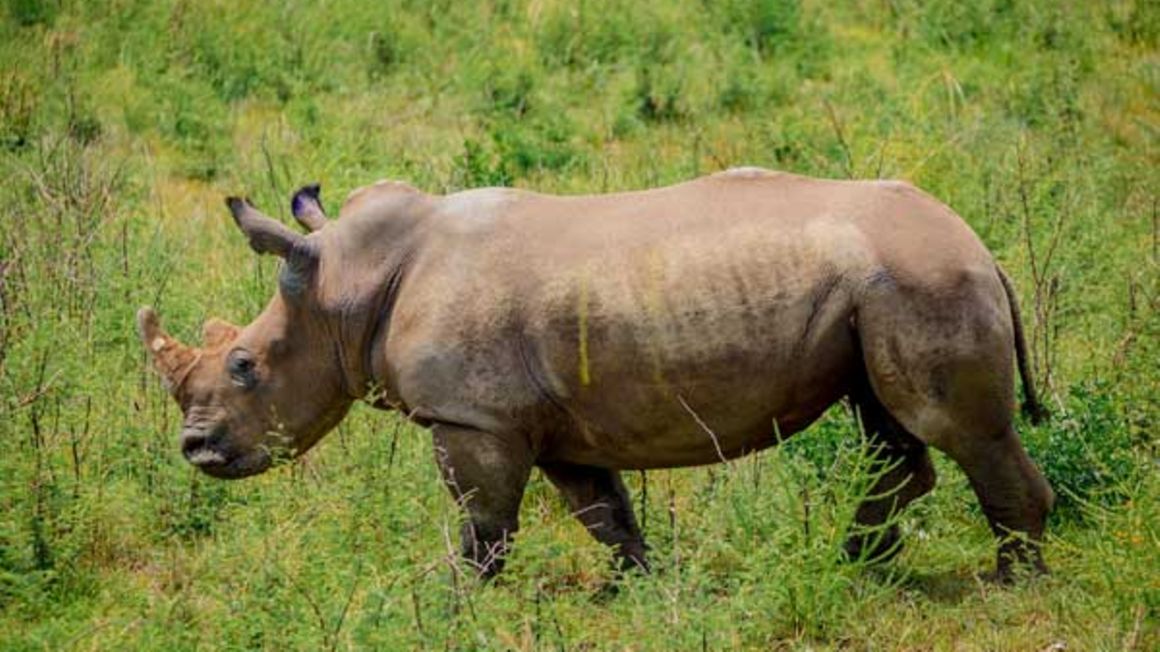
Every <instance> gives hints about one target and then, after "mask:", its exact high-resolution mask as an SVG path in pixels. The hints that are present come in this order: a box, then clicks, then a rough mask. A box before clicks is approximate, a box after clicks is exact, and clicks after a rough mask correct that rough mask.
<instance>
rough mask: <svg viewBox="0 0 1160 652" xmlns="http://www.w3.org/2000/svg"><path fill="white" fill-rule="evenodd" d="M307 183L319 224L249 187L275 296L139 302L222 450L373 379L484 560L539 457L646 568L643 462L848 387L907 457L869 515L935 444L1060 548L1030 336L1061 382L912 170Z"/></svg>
mask: <svg viewBox="0 0 1160 652" xmlns="http://www.w3.org/2000/svg"><path fill="white" fill-rule="evenodd" d="M292 204H293V205H292V210H293V213H294V215H295V217H297V218H298V220H299V221H300V222H301V223H302V224H303V225H304V226H306V227H307V228H308V229H310V230H311V233H310V234H309V235H306V236H303V235H299V234H298V233H296V232H294V231H292V230H290V229H288V228H287V227H285V226H283V225H281V224H280V223H278V222H276V221H275V220H272V219H271V218H268V217H266V216H264V215H262V214H261V213H259V212H258V211H257V210H256V209H255V208H254V207H253V206H251V205H250V204H249V203H248V202H246V201H244V200H238V199H231V200H230V201H229V205H230V208H231V211H232V213H233V215H234V217H235V220H236V221H237V223H238V225H239V227H240V228H241V229H242V231H243V232H245V234H246V235H247V236H248V238H249V240H250V244H251V246H252V247H253V248H254V249H255V250H256V251H258V252H261V253H273V254H276V255H279V256H281V257H283V258H284V259H285V261H286V262H285V265H284V266H283V271H282V273H281V277H280V281H279V291H278V293H277V294H276V296H275V297H274V299H273V300H272V301H271V303H270V305H269V306H268V307H267V308H266V310H265V311H264V312H263V313H262V314H261V315H260V316H259V317H258V318H257V319H256V320H255V321H254V322H253V323H252V324H250V325H249V326H246V327H244V328H237V327H234V326H231V325H229V324H225V323H224V322H220V321H217V320H213V321H211V322H210V323H208V324H207V325H206V337H205V343H204V345H203V347H202V348H197V349H195V348H189V347H185V346H184V345H181V344H179V343H177V342H176V341H174V340H173V339H172V338H170V337H169V336H168V335H165V333H164V331H162V330H161V328H160V326H159V324H158V322H157V318H156V316H155V315H154V314H153V313H152V311H150V310H149V309H143V310H142V311H141V312H140V313H139V326H140V331H141V334H142V337H143V339H144V341H145V343H146V345H147V347H148V348H149V349H150V351H151V352H152V353H153V358H154V361H155V364H156V366H157V368H158V370H159V371H160V372H161V374H162V376H163V378H164V380H165V382H166V385H167V387H168V388H169V389H170V391H171V392H172V393H173V395H174V396H175V398H176V399H177V400H178V402H179V403H180V404H181V407H182V410H183V413H184V415H185V422H184V429H183V432H182V448H183V451H184V453H185V456H186V457H187V459H188V460H189V461H190V462H191V463H193V464H195V465H197V466H199V467H200V468H201V469H202V470H203V471H205V472H206V473H209V474H211V475H214V476H217V477H223V478H238V477H244V476H247V475H252V474H255V473H260V472H262V471H264V470H265V469H266V468H268V467H269V466H270V465H271V463H272V460H273V459H275V458H276V457H278V455H279V454H285V455H287V456H289V455H296V454H301V453H302V452H304V451H306V450H307V449H309V448H310V447H311V446H312V445H314V443H315V442H317V441H318V439H319V438H320V437H322V435H323V434H325V433H326V432H327V431H328V430H330V429H331V428H332V427H333V426H334V425H335V424H336V423H338V421H340V420H341V419H342V417H343V415H344V414H345V413H346V411H347V409H348V408H349V406H350V405H351V404H352V403H353V402H354V401H356V400H359V399H361V398H363V397H366V396H367V395H368V393H373V396H374V397H375V398H374V399H372V400H373V402H374V403H375V405H377V406H379V407H383V408H394V409H398V410H401V411H402V412H403V413H405V414H407V415H408V416H409V417H410V418H411V419H413V420H414V421H416V422H418V423H420V424H422V425H424V426H428V427H429V428H430V429H431V432H432V434H433V436H434V438H435V444H436V451H437V461H438V464H439V467H440V468H441V470H442V474H443V478H444V480H445V481H446V483H447V485H448V487H449V488H450V490H451V492H452V494H453V495H454V496H455V497H456V498H457V499H458V500H460V501H461V502H462V503H463V504H464V506H465V509H466V512H467V519H466V524H465V527H464V532H463V546H464V553H465V554H466V555H467V557H468V558H469V559H471V560H472V561H474V562H475V563H476V564H477V565H478V566H479V568H480V570H481V572H483V573H484V574H492V573H495V572H497V571H498V570H499V569H500V568H501V566H502V562H503V555H504V552H505V551H506V549H507V545H508V541H509V538H510V536H511V535H512V533H514V532H515V531H516V528H517V513H518V509H519V504H520V499H521V496H522V495H523V491H524V485H525V483H526V482H527V479H528V475H529V473H530V472H531V470H532V467H535V466H538V467H539V468H540V469H541V470H542V471H543V472H544V474H545V475H546V476H547V477H548V478H549V479H550V480H551V481H552V482H553V483H554V484H555V485H556V486H557V487H558V488H559V490H560V492H561V493H562V494H563V495H564V497H565V498H566V499H567V501H568V502H569V504H570V506H571V507H572V509H573V510H574V511H575V512H576V514H577V516H578V517H579V519H580V520H581V521H582V522H583V523H584V525H585V526H587V527H588V528H589V529H590V531H591V532H592V534H593V535H594V536H595V537H596V538H597V539H598V540H600V541H601V542H603V543H605V544H607V545H610V546H612V547H613V548H614V549H615V550H616V552H617V553H618V554H619V555H620V556H621V559H622V562H623V564H624V565H625V566H626V567H631V566H632V565H634V564H635V565H640V566H642V567H646V568H647V566H646V561H645V544H644V541H643V539H642V538H641V533H640V530H639V528H638V527H637V524H636V520H635V517H634V516H633V513H632V508H631V506H630V502H629V498H628V495H627V493H626V491H625V487H624V484H623V483H622V482H621V479H620V476H619V473H618V472H619V471H621V470H624V469H652V468H668V467H679V466H690V465H698V464H711V463H715V462H719V461H721V460H722V459H723V458H733V457H736V456H739V455H743V454H746V453H749V452H752V451H757V450H761V449H763V448H765V447H767V446H770V445H772V444H774V443H776V442H777V441H778V440H779V438H785V437H787V436H789V435H792V434H793V433H795V432H798V431H800V430H802V429H803V428H805V427H806V426H808V425H809V424H810V423H811V422H813V421H814V420H815V419H817V418H818V416H819V415H821V414H822V413H823V411H825V410H826V408H827V407H829V406H831V405H833V404H834V403H835V402H836V401H839V400H841V399H843V398H848V399H849V400H850V402H851V403H852V404H853V405H854V406H855V408H856V409H857V411H858V413H859V414H860V417H861V419H862V421H863V424H864V426H865V430H866V431H867V434H868V436H869V437H871V438H872V439H873V441H874V442H875V443H876V444H877V446H876V449H875V450H876V455H877V461H878V463H879V464H880V465H882V468H887V467H892V470H890V471H889V472H887V473H885V475H883V476H882V477H881V479H880V480H879V481H878V484H877V486H876V487H874V489H873V491H872V492H871V498H869V499H867V500H866V502H865V503H864V504H862V505H861V506H860V507H859V509H858V511H857V520H858V522H859V523H861V524H862V525H864V526H867V528H873V526H875V525H879V524H881V523H883V522H884V521H885V520H886V519H887V518H888V517H889V516H890V515H891V513H892V512H895V511H897V510H900V509H902V508H903V507H904V506H906V504H908V503H909V502H911V501H913V500H914V499H916V498H918V497H919V496H922V495H923V494H925V493H927V492H928V491H930V490H931V488H932V487H933V486H934V483H935V475H934V469H933V468H932V467H931V461H930V457H929V454H928V451H927V447H928V446H934V447H935V448H937V449H939V450H942V451H944V452H945V453H946V454H947V455H949V456H950V457H951V458H952V459H954V460H955V461H956V462H957V463H958V464H959V465H960V466H961V467H962V469H963V470H964V471H965V472H966V474H967V476H968V477H969V478H970V482H971V486H972V487H973V488H974V490H975V492H976V494H977V496H978V498H979V500H980V502H981V503H982V507H983V511H984V513H985V514H986V516H987V519H988V521H989V522H990V524H991V527H992V529H993V530H994V532H995V533H996V535H998V536H999V537H1000V538H1001V539H1002V543H1001V545H1000V549H999V560H998V569H999V576H1000V577H1007V576H1008V575H1009V574H1010V572H1011V569H1012V566H1013V564H1014V563H1015V562H1025V563H1027V564H1029V565H1030V566H1031V567H1032V568H1038V569H1043V562H1042V560H1041V557H1040V554H1039V546H1038V542H1039V541H1040V538H1041V536H1042V534H1043V527H1044V519H1045V516H1046V514H1047V512H1048V510H1049V509H1050V507H1051V504H1052V501H1053V498H1054V497H1053V494H1052V491H1051V489H1050V487H1049V486H1048V484H1047V483H1046V481H1045V480H1044V478H1043V476H1042V475H1040V473H1039V471H1038V470H1037V469H1036V467H1035V465H1034V464H1033V463H1032V461H1031V460H1030V459H1029V458H1028V456H1027V454H1026V453H1025V452H1024V449H1023V447H1022V446H1021V444H1020V442H1019V439H1018V436H1017V435H1016V433H1015V430H1014V429H1013V427H1012V418H1013V411H1014V385H1015V378H1014V372H1013V365H1012V359H1013V357H1015V354H1016V353H1018V354H1019V355H1018V356H1017V357H1018V362H1019V364H1020V370H1021V371H1022V372H1024V373H1023V375H1024V378H1023V383H1024V389H1025V394H1026V401H1025V406H1026V407H1028V408H1029V409H1030V410H1031V411H1032V412H1033V413H1036V412H1037V410H1038V404H1037V403H1036V400H1035V396H1034V389H1033V387H1032V386H1031V385H1030V378H1028V377H1027V376H1026V373H1025V371H1026V370H1025V367H1024V357H1025V356H1024V355H1023V338H1022V333H1021V328H1020V325H1019V318H1018V308H1017V306H1016V305H1015V303H1014V296H1013V294H1012V291H1011V288H1010V283H1009V282H1008V281H1007V280H1006V279H1005V277H1004V276H1003V274H1002V272H1001V271H1000V270H999V269H998V268H997V267H996V264H995V262H994V260H993V259H992V257H991V255H990V254H989V253H988V252H987V250H986V249H985V248H984V247H983V245H982V243H981V242H980V241H979V239H978V238H977V237H976V236H975V234H974V233H973V232H972V231H971V230H970V228H968V227H967V225H966V224H964V222H963V221H962V220H961V219H960V218H959V217H958V216H956V215H955V214H954V213H952V212H951V211H950V210H949V209H947V208H946V207H945V206H943V205H942V204H940V203H939V202H937V201H935V200H934V199H932V198H930V197H929V196H927V195H925V194H923V193H922V192H920V191H918V190H916V189H914V188H913V187H911V186H909V185H907V184H905V183H899V182H878V181H823V180H816V179H809V178H805V177H800V176H794V175H790V174H780V173H774V172H768V171H764V170H756V169H751V168H747V169H739V170H731V171H728V172H724V173H720V174H715V175H713V176H709V177H705V178H701V179H696V180H694V181H690V182H687V183H683V184H679V185H676V186H671V187H667V188H661V189H657V190H648V191H643V192H628V193H620V194H613V195H594V196H575V197H556V196H549V195H542V194H537V193H533V192H527V191H522V190H512V189H496V188H488V189H481V190H471V191H466V192H461V193H457V194H453V195H448V196H434V195H428V194H425V193H422V192H420V191H418V190H416V189H414V188H412V187H410V186H408V185H405V184H401V183H393V182H381V183H378V184H375V185H374V186H371V187H368V188H364V189H361V190H359V191H356V192H355V193H354V194H353V195H352V196H351V197H350V198H349V199H348V200H347V201H346V203H345V205H344V206H343V207H342V210H341V214H340V218H339V219H337V220H335V221H330V220H327V218H326V216H325V215H324V214H323V211H322V207H321V205H320V203H319V201H318V188H317V186H313V187H307V188H304V189H303V190H301V191H299V193H298V194H297V195H295V197H294V200H293V202H292ZM1011 535H1014V536H1011ZM897 537H898V533H897V531H896V530H888V531H887V532H886V533H885V534H884V535H882V536H870V535H866V534H862V535H857V534H856V535H855V536H853V537H852V538H851V539H850V541H849V542H848V544H847V550H848V552H850V554H852V555H855V556H859V555H861V556H866V557H870V558H879V557H886V556H889V555H890V554H892V553H893V552H894V551H896V550H897V548H898V545H897Z"/></svg>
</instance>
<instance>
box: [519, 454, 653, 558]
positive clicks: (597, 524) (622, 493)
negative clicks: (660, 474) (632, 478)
mask: <svg viewBox="0 0 1160 652" xmlns="http://www.w3.org/2000/svg"><path fill="white" fill-rule="evenodd" d="M540 469H541V470H543V472H544V475H546V476H548V479H549V480H551V481H552V484H554V485H556V488H557V489H559V490H560V493H561V494H563V496H564V499H565V500H567V501H568V506H569V507H570V508H571V509H572V513H573V514H574V515H575V516H576V518H577V519H579V520H580V522H581V523H583V524H584V527H586V528H588V531H589V532H590V533H592V536H593V537H595V538H596V540H597V541H599V542H600V543H603V544H604V545H606V546H609V547H610V548H612V549H613V550H614V551H615V552H616V555H617V557H618V558H619V560H620V562H619V566H620V570H622V571H627V570H631V569H633V568H640V569H642V570H644V571H648V569H649V568H648V560H647V559H646V558H645V551H646V546H645V543H644V537H643V536H642V535H641V532H640V527H639V526H638V525H637V523H636V516H635V515H634V514H633V512H632V503H631V502H630V501H629V497H628V490H627V489H626V488H625V486H624V482H623V481H622V480H621V479H620V473H618V472H616V471H613V470H611V469H604V468H600V467H595V466H583V465H579V464H567V463H562V462H547V463H541V464H540Z"/></svg>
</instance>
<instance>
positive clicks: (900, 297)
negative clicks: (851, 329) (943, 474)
mask: <svg viewBox="0 0 1160 652" xmlns="http://www.w3.org/2000/svg"><path fill="white" fill-rule="evenodd" d="M858 329H859V339H860V342H861V346H862V350H863V357H864V360H865V363H866V370H867V373H868V377H869V378H870V380H871V383H872V387H873V392H874V394H875V396H877V397H878V399H879V400H881V402H882V405H883V406H885V408H886V410H887V411H888V412H889V414H890V415H891V416H892V417H893V418H895V419H897V420H898V422H899V423H901V424H902V426H904V427H905V429H906V430H907V431H908V432H910V433H912V434H914V436H915V437H916V438H918V439H919V440H921V441H922V442H923V443H925V444H927V445H929V446H933V447H934V448H937V449H939V450H941V451H943V452H944V453H946V454H947V455H948V456H949V457H950V458H951V459H953V460H954V461H955V462H956V463H957V464H958V465H959V466H960V467H961V468H962V469H963V471H964V472H965V473H966V475H967V478H968V479H969V481H970V484H971V487H972V489H973V490H974V492H975V495H976V496H977V498H978V500H979V503H980V504H981V506H982V508H983V513H984V514H985V515H986V517H987V521H988V523H989V525H990V527H991V530H992V531H993V532H994V533H995V535H996V536H997V537H998V539H999V550H998V563H997V572H996V574H995V577H996V579H999V580H1002V581H1007V580H1009V579H1011V577H1012V576H1013V571H1014V569H1015V567H1016V566H1022V567H1025V568H1029V569H1031V570H1032V571H1039V572H1043V571H1045V570H1046V566H1045V565H1044V563H1043V558H1042V555H1041V550H1040V542H1041V540H1042V537H1043V531H1044V524H1045V522H1046V519H1047V514H1048V512H1049V511H1050V510H1051V506H1052V504H1053V502H1054V500H1055V495H1054V493H1053V492H1052V490H1051V487H1050V485H1048V483H1047V481H1046V479H1045V478H1044V477H1043V474H1042V473H1040V471H1039V469H1037V468H1036V466H1035V464H1034V463H1033V462H1032V461H1031V459H1030V458H1029V457H1028V455H1027V452H1026V451H1025V450H1024V448H1023V445H1022V443H1021V442H1020V441H1019V436H1018V434H1017V433H1016V432H1015V429H1014V425H1013V424H1014V405H1015V396H1014V387H1015V379H1014V374H1013V366H1014V365H1013V361H1012V357H1013V343H1012V337H1013V336H1012V332H1011V331H1012V327H1011V323H1010V317H1009V311H1008V308H1007V305H1006V299H1005V295H1004V294H1003V289H1002V286H1001V285H1000V284H999V281H998V280H997V279H996V278H995V277H994V276H993V274H991V275H987V274H985V273H973V274H964V275H963V278H962V279H961V280H960V283H959V284H958V285H956V286H953V287H950V288H944V289H943V290H942V291H940V292H932V291H922V290H921V289H918V288H913V287H911V288H906V287H902V286H886V287H882V288H879V289H878V290H877V291H876V292H875V293H873V294H872V295H870V296H867V297H865V298H864V299H863V303H862V305H861V306H860V310H859V319H858Z"/></svg>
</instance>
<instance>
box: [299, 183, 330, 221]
mask: <svg viewBox="0 0 1160 652" xmlns="http://www.w3.org/2000/svg"><path fill="white" fill-rule="evenodd" d="M321 195H322V186H321V185H319V184H317V183H312V184H310V185H306V186H302V187H301V188H299V189H298V192H296V193H294V197H293V198H292V199H291V200H290V212H291V213H292V214H293V215H294V219H296V220H298V223H299V224H301V225H302V226H304V227H306V228H307V229H308V230H310V231H317V230H319V229H321V228H322V227H324V226H326V211H324V210H322V197H321Z"/></svg>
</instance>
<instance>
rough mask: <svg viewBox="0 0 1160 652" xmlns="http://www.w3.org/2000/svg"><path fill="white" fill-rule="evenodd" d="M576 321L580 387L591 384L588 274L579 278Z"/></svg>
mask: <svg viewBox="0 0 1160 652" xmlns="http://www.w3.org/2000/svg"><path fill="white" fill-rule="evenodd" d="M576 303H577V305H576V321H577V325H578V326H579V329H580V386H581V387H587V386H588V385H589V384H591V383H592V375H591V372H590V371H589V370H588V274H587V273H585V274H582V275H581V276H580V297H579V298H578V299H577V301H576Z"/></svg>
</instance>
